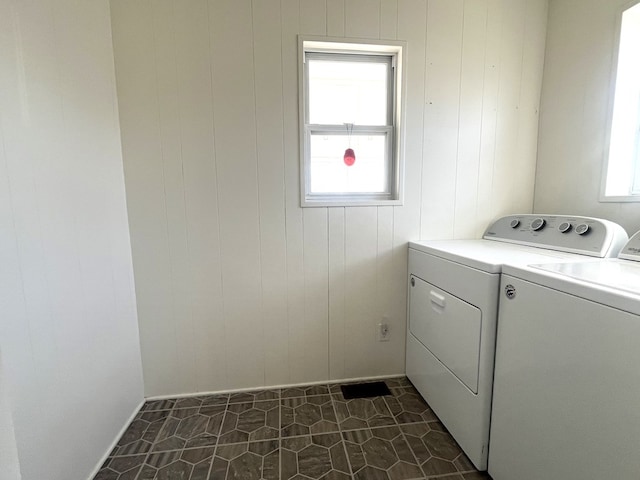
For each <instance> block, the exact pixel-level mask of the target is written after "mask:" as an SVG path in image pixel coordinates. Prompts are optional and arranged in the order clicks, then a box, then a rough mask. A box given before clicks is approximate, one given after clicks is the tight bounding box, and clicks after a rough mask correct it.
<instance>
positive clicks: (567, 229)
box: [558, 222, 571, 233]
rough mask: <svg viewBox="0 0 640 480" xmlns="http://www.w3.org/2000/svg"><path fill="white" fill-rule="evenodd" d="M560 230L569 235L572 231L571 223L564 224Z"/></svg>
mask: <svg viewBox="0 0 640 480" xmlns="http://www.w3.org/2000/svg"><path fill="white" fill-rule="evenodd" d="M558 230H560V233H569V232H570V231H571V224H570V223H569V222H562V223H561V224H560V226H559V227H558Z"/></svg>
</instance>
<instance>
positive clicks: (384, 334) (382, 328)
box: [378, 323, 391, 342]
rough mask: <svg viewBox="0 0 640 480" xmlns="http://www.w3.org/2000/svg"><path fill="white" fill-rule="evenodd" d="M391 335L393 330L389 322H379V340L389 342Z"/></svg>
mask: <svg viewBox="0 0 640 480" xmlns="http://www.w3.org/2000/svg"><path fill="white" fill-rule="evenodd" d="M390 336H391V332H390V330H389V324H388V323H379V324H378V341H379V342H388V341H389V337H390Z"/></svg>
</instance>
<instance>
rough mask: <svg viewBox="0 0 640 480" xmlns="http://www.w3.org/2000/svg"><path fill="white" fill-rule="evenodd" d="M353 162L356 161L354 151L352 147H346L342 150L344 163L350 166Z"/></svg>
mask: <svg viewBox="0 0 640 480" xmlns="http://www.w3.org/2000/svg"><path fill="white" fill-rule="evenodd" d="M354 163H356V153H355V152H354V151H353V148H347V149H346V150H345V151H344V164H345V165H346V166H347V167H350V166H351V165H353V164H354Z"/></svg>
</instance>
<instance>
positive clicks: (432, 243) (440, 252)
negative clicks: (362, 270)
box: [409, 239, 588, 273]
mask: <svg viewBox="0 0 640 480" xmlns="http://www.w3.org/2000/svg"><path fill="white" fill-rule="evenodd" d="M409 248H413V249H414V250H418V251H420V252H424V253H428V254H430V255H435V256H437V257H440V258H444V259H446V260H450V261H452V262H456V263H460V264H462V265H466V266H468V267H472V268H476V269H478V270H482V271H483V272H487V273H500V272H501V271H502V266H503V265H507V264H510V265H528V264H532V263H557V262H563V261H579V260H581V259H584V258H588V257H585V256H584V255H578V254H575V253H565V252H558V251H555V250H547V249H546V248H538V247H529V246H524V245H516V244H511V243H503V242H496V241H492V240H481V239H478V240H427V241H418V242H409Z"/></svg>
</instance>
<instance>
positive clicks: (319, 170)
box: [310, 134, 389, 193]
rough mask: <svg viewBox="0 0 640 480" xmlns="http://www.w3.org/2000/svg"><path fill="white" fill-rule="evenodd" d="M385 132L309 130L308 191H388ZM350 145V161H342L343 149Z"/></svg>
mask: <svg viewBox="0 0 640 480" xmlns="http://www.w3.org/2000/svg"><path fill="white" fill-rule="evenodd" d="M386 141H387V140H386V135H385V134H374V135H352V136H351V142H349V137H348V136H347V135H330V134H329V135H327V134H311V142H310V150H311V152H310V156H311V165H310V166H311V192H312V193H385V192H388V190H389V188H388V181H387V166H386V160H385V157H386V151H387V145H386ZM347 148H352V149H353V150H354V152H355V155H356V161H355V163H354V164H353V165H351V166H347V165H346V164H345V163H344V153H345V150H346V149H347Z"/></svg>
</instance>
